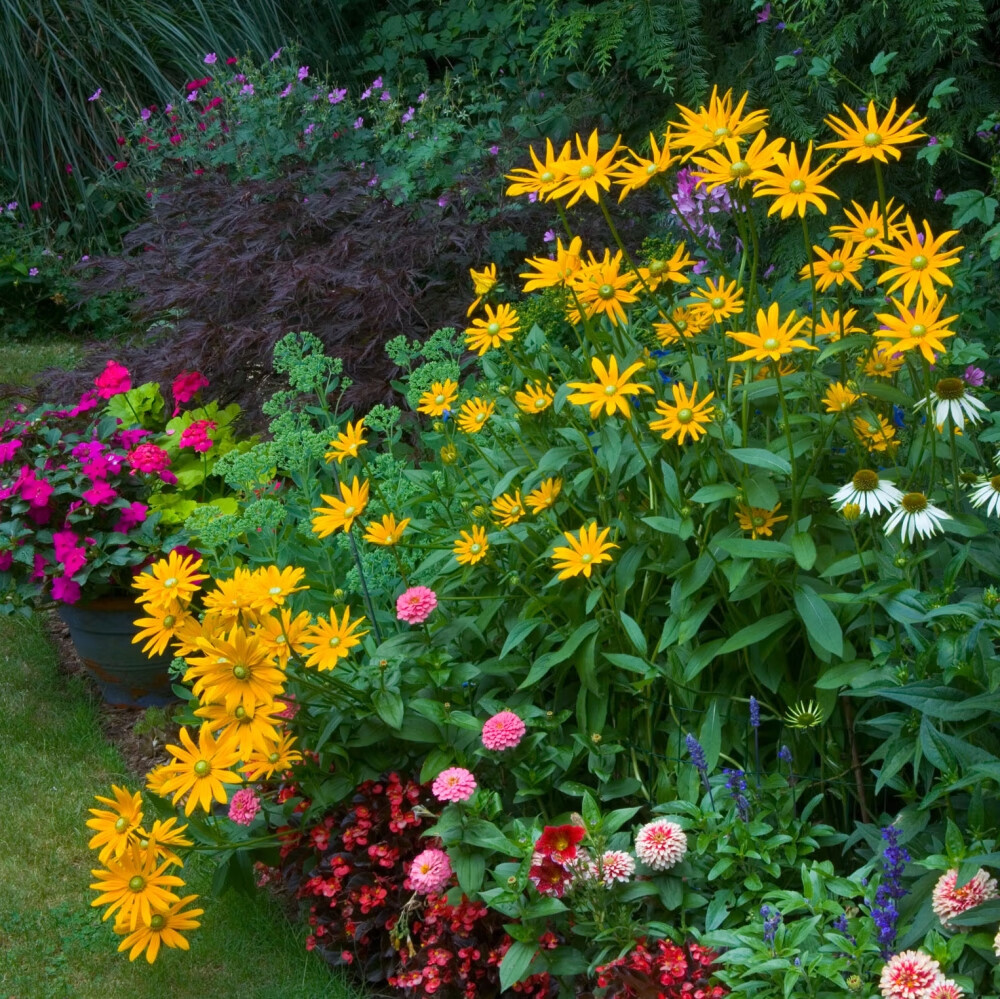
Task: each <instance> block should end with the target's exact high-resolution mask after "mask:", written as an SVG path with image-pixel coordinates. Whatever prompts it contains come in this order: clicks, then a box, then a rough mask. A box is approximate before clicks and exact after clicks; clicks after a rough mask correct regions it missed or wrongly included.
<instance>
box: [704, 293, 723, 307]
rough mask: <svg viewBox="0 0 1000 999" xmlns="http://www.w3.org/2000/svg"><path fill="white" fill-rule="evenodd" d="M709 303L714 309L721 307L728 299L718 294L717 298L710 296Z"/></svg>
mask: <svg viewBox="0 0 1000 999" xmlns="http://www.w3.org/2000/svg"><path fill="white" fill-rule="evenodd" d="M708 304H709V305H711V306H712V308H713V309H721V308H722V307H723V306H724V305H725V304H726V300H725V299H724V298H722V297H720V296H719V295H716V296H715V298H710V299H709V300H708Z"/></svg>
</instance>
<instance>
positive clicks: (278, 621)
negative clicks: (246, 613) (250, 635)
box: [254, 607, 312, 669]
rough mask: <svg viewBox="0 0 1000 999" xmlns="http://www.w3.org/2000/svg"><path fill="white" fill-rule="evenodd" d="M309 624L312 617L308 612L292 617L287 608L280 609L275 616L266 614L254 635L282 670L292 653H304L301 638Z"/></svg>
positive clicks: (300, 612)
mask: <svg viewBox="0 0 1000 999" xmlns="http://www.w3.org/2000/svg"><path fill="white" fill-rule="evenodd" d="M311 624H312V615H311V614H310V613H309V611H299V613H298V614H297V615H295V617H292V611H291V610H290V609H289V608H288V607H282V608H281V611H280V612H279V613H278V614H277V615H275V614H268V615H266V616H265V617H263V618H262V619H261V621H260V623H259V624H258V626H257V629H256V630H255V631H254V635H256V637H257V638H258V640H259V641H260V644H261V646H262V647H263V648H264V649H266V650H267V652H268V654H269V655H270V656H271V657H272V658H273V659H274V660H275V662H276V663H277V664H278V667H279V668H280V669H284V668H285V667H286V666H287V665H288V659H289V657H290V656H291V654H292V653H293V652H294V653H296V654H297V655H301V654H302V653H303V652H304V651H305V644H304V642H303V637H302V636H303V635H304V634H305V632H306V629H307V628H308V627H309V626H310V625H311Z"/></svg>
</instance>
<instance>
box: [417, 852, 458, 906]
mask: <svg viewBox="0 0 1000 999" xmlns="http://www.w3.org/2000/svg"><path fill="white" fill-rule="evenodd" d="M408 877H409V881H410V887H411V888H412V889H413V890H414V891H415V892H419V894H421V895H430V894H431V892H439V891H441V889H442V888H444V887H445V886H446V885H447V884H448V882H449V881H450V880H451V861H450V860H449V859H448V854H447V853H445V852H444V850H433V849H431V850H424V851H423V853H418V854H417V855H416V856H415V857H414V858H413V864H412V865H411V866H410V873H409V875H408Z"/></svg>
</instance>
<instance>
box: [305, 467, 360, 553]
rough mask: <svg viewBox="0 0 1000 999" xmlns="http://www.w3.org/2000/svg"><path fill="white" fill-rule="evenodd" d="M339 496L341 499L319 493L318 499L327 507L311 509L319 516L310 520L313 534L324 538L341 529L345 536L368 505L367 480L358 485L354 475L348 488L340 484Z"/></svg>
mask: <svg viewBox="0 0 1000 999" xmlns="http://www.w3.org/2000/svg"><path fill="white" fill-rule="evenodd" d="M340 496H341V498H340V499H337V497H336V496H327V495H326V494H325V493H320V498H321V499H322V500H323V502H324V503H326V504H327V505H326V506H317V507H313V513H317V514H319V516H318V517H313V519H312V525H313V526H312V529H313V534H315V535H317V536H319V537H321V538H325V537H328V536H329V535H331V534H333V532H334V531H339V530H340V529H341V528H343V530H344V533H345V534H346V533H347V532H348V531H350V529H351V527H352V526H353V524H354V521H355V520H356V519H357V518H358V517H360V516H361V514H362V513H363V512H364V509H365V507H366V506H367V505H368V480H367V479H365V481H364V482H362V483H359V482H358V477H357V476H356V475H355V476H354V481H353V482H352V483H351V485H350V488H348V487H347V486H346V485H345V484H344V483H343V482H341V483H340Z"/></svg>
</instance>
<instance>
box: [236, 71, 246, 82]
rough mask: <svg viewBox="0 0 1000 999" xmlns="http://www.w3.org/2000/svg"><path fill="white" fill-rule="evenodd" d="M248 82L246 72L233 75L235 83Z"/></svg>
mask: <svg viewBox="0 0 1000 999" xmlns="http://www.w3.org/2000/svg"><path fill="white" fill-rule="evenodd" d="M246 82H247V78H246V75H245V74H244V73H237V74H236V75H235V76H234V77H233V83H246Z"/></svg>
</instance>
